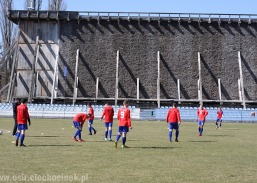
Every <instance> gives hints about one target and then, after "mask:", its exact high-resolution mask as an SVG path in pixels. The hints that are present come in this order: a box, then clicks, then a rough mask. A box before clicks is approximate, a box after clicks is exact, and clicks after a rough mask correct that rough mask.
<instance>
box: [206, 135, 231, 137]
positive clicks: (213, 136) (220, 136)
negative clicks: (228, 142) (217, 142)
mask: <svg viewBox="0 0 257 183" xmlns="http://www.w3.org/2000/svg"><path fill="white" fill-rule="evenodd" d="M206 136H209V137H234V136H233V135H206Z"/></svg>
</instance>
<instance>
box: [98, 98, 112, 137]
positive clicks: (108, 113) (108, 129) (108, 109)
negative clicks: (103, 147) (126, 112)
mask: <svg viewBox="0 0 257 183" xmlns="http://www.w3.org/2000/svg"><path fill="white" fill-rule="evenodd" d="M113 115H114V110H113V108H112V106H110V105H109V104H108V102H106V103H105V108H104V111H103V114H102V117H101V120H103V118H104V122H105V123H104V124H105V138H104V140H107V137H108V133H109V141H112V124H113Z"/></svg>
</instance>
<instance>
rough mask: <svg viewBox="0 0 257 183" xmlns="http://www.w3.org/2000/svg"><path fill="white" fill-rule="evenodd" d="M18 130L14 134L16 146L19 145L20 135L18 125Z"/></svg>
mask: <svg viewBox="0 0 257 183" xmlns="http://www.w3.org/2000/svg"><path fill="white" fill-rule="evenodd" d="M17 128H18V130H17V132H16V142H15V145H16V146H18V144H19V138H20V135H21V131H20V125H18V127H17Z"/></svg>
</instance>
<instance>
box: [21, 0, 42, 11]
mask: <svg viewBox="0 0 257 183" xmlns="http://www.w3.org/2000/svg"><path fill="white" fill-rule="evenodd" d="M41 8H42V0H25V8H24V9H25V10H35V11H39V10H40V9H41Z"/></svg>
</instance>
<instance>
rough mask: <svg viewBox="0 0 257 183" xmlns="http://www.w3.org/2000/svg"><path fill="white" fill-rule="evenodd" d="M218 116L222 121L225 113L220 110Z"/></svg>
mask: <svg viewBox="0 0 257 183" xmlns="http://www.w3.org/2000/svg"><path fill="white" fill-rule="evenodd" d="M217 114H218V116H217V118H219V119H221V118H222V115H223V111H222V110H221V109H220V110H218V111H217Z"/></svg>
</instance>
